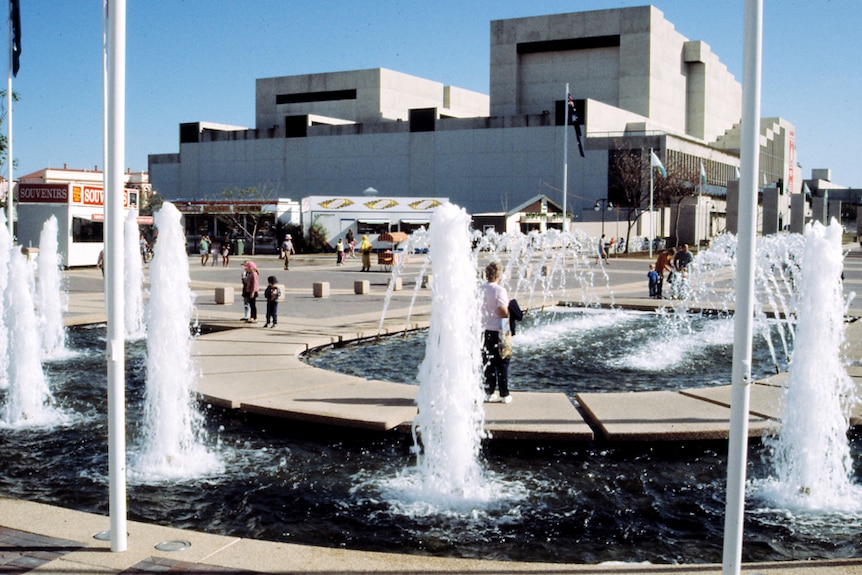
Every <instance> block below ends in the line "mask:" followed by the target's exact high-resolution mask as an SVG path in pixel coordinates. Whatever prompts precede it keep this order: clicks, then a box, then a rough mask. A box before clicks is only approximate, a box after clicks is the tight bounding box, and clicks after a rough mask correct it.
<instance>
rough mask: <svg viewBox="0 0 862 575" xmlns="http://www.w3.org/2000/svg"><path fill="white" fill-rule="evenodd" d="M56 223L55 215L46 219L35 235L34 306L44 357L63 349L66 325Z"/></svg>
mask: <svg viewBox="0 0 862 575" xmlns="http://www.w3.org/2000/svg"><path fill="white" fill-rule="evenodd" d="M57 233H58V225H57V218H56V216H51V217H50V218H48V219H47V220H46V221H45V223H44V224H43V226H42V232H41V234H40V235H39V255H38V256H37V257H36V266H37V269H38V272H39V279H38V281H37V282H36V309H37V312H38V316H37V317H38V325H39V333H40V335H41V339H42V343H41V349H42V354H43V357H44V358H52V357H61V356H62V355H64V353H65V351H66V328H65V326H64V325H63V311H64V308H65V307H66V306H65V303H66V297H65V296H66V294H65V292H64V291H63V288H62V283H63V276H62V274H61V272H60V267H61V263H62V262H61V261H60V253H59V248H58V245H57Z"/></svg>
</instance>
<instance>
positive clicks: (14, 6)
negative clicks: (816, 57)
mask: <svg viewBox="0 0 862 575" xmlns="http://www.w3.org/2000/svg"><path fill="white" fill-rule="evenodd" d="M9 19H10V20H11V21H12V75H13V76H17V75H18V68H20V67H21V8H20V6H19V5H18V0H10V3H9Z"/></svg>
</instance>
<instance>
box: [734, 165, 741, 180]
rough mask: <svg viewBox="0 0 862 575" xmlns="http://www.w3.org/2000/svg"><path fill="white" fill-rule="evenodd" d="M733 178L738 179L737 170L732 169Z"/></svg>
mask: <svg viewBox="0 0 862 575" xmlns="http://www.w3.org/2000/svg"><path fill="white" fill-rule="evenodd" d="M733 177H734V178H735V179H737V180H738V179H739V177H740V176H739V168H736V167H735V168H733Z"/></svg>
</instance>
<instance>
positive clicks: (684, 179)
mask: <svg viewBox="0 0 862 575" xmlns="http://www.w3.org/2000/svg"><path fill="white" fill-rule="evenodd" d="M664 167H665V170H666V172H667V176H666V177H657V178H655V182H654V190H655V202H656V205H658V206H669V207H671V208H673V210H672V211H673V213H674V224H673V232H674V240H675V241H674V245H679V218H680V214H681V213H682V210H681V209H680V208H681V206H682V202H683V201H684V200H685V199H686V198H689V197H692V196H695V195H697V187H698V184H699V183H700V171H699V169H698V168H695V167H692V166H690V165H686V164H685V163H684V162H683V160H682V158H681V156H673V157H671V158H667V159H665V161H664Z"/></svg>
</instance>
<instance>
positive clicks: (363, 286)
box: [353, 280, 371, 295]
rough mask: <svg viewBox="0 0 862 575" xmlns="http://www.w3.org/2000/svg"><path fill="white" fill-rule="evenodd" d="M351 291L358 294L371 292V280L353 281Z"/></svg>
mask: <svg viewBox="0 0 862 575" xmlns="http://www.w3.org/2000/svg"><path fill="white" fill-rule="evenodd" d="M353 293H355V294H358V295H363V294H367V293H371V282H370V281H369V280H357V281H355V282H353Z"/></svg>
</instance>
